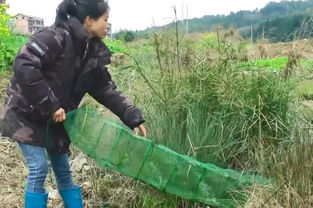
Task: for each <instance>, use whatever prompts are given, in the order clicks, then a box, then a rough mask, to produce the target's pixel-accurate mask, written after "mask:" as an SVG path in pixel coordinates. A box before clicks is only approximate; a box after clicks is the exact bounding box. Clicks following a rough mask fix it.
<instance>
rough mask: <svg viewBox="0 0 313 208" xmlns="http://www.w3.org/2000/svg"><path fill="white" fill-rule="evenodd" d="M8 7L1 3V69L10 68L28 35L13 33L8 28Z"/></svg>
mask: <svg viewBox="0 0 313 208" xmlns="http://www.w3.org/2000/svg"><path fill="white" fill-rule="evenodd" d="M6 9H7V8H6V7H5V6H4V5H0V71H4V70H8V69H9V68H10V66H11V65H12V62H13V59H14V56H15V54H16V52H17V50H18V49H19V48H20V46H21V45H22V44H23V43H24V42H25V41H26V39H27V38H26V37H23V36H17V35H14V34H12V33H11V32H10V31H9V28H8V21H10V16H9V15H8V14H7V12H6Z"/></svg>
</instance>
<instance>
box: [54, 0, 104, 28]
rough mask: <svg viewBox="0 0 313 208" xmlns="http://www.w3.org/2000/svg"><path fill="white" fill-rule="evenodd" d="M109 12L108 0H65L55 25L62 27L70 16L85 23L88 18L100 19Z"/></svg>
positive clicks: (60, 7) (59, 8)
mask: <svg viewBox="0 0 313 208" xmlns="http://www.w3.org/2000/svg"><path fill="white" fill-rule="evenodd" d="M108 11H109V5H108V3H107V2H106V0H63V1H62V2H61V4H60V5H59V6H58V8H57V15H56V18H55V24H56V25H57V26H59V25H62V24H63V22H64V21H66V20H67V19H68V17H69V16H72V17H76V18H77V19H78V20H79V21H80V22H81V23H83V22H84V20H85V18H86V17H87V16H89V17H91V18H93V19H98V18H99V17H101V16H102V15H103V14H104V13H106V12H108Z"/></svg>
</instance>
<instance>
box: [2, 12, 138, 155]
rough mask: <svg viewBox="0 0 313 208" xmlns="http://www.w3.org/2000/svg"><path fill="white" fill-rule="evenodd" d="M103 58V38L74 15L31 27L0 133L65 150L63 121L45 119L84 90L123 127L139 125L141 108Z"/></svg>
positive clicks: (107, 56) (18, 59)
mask: <svg viewBox="0 0 313 208" xmlns="http://www.w3.org/2000/svg"><path fill="white" fill-rule="evenodd" d="M109 63H110V52H109V50H108V48H107V47H106V46H105V44H104V43H103V41H102V40H100V39H88V34H87V32H86V30H85V29H84V28H83V26H82V24H81V23H80V22H79V21H78V20H77V19H76V18H69V19H68V20H67V21H66V22H65V23H64V25H63V26H62V27H56V26H55V25H52V26H51V27H46V28H44V29H42V30H41V31H39V32H37V33H36V34H35V35H34V36H33V37H32V38H31V39H30V40H29V41H28V43H26V44H25V45H24V46H23V47H22V48H21V50H20V51H19V53H18V54H17V56H16V58H15V61H14V64H13V70H14V75H13V77H12V78H11V80H10V84H9V87H8V89H7V91H6V93H5V95H4V107H3V109H2V113H1V115H0V127H1V132H2V134H3V135H4V136H8V137H10V138H11V139H13V140H17V141H19V142H21V143H26V144H32V145H36V146H42V147H48V148H49V149H50V150H52V151H53V152H58V153H64V152H67V151H68V147H69V139H68V136H67V134H66V132H65V130H64V128H63V125H62V124H61V123H58V124H51V123H50V122H48V121H49V119H50V118H51V115H52V113H54V112H55V111H56V110H58V109H59V108H60V107H62V108H63V109H64V110H65V111H66V112H69V111H71V110H73V109H76V108H77V107H78V105H79V103H80V101H81V100H82V98H83V96H84V95H85V94H86V93H89V94H90V95H91V96H92V97H93V98H95V99H96V100H97V101H98V102H99V103H101V104H103V105H104V106H106V107H107V108H108V109H110V110H111V111H112V112H113V113H114V114H116V115H117V116H118V117H119V118H120V119H121V120H122V121H123V122H124V123H125V124H126V125H127V126H128V127H130V128H134V127H137V126H139V125H140V124H142V123H143V122H144V120H143V118H142V116H141V113H140V111H139V110H138V109H137V108H135V106H134V105H133V104H132V103H131V102H130V101H129V100H128V99H127V98H126V97H124V96H123V95H121V93H120V92H118V91H117V90H116V86H115V84H114V83H113V82H112V80H111V76H110V74H109V72H108V70H107V68H106V67H105V65H106V64H109ZM48 124H49V130H50V133H49V144H48V143H47V135H46V131H47V125H48Z"/></svg>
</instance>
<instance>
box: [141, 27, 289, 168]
mask: <svg viewBox="0 0 313 208" xmlns="http://www.w3.org/2000/svg"><path fill="white" fill-rule="evenodd" d="M227 38H228V37H227ZM227 38H225V37H221V38H219V39H220V40H221V43H220V45H219V46H218V47H219V51H220V52H218V53H219V54H217V58H216V59H215V60H212V59H209V58H208V56H207V51H206V50H203V51H199V50H198V49H197V50H196V49H195V48H193V45H191V44H188V42H187V43H185V42H184V40H183V37H180V36H179V35H176V36H175V35H171V33H169V34H168V33H165V34H161V35H160V34H159V35H158V34H156V35H155V36H154V38H153V39H152V42H151V45H153V46H154V48H155V51H154V52H153V53H151V52H150V53H148V52H147V53H148V55H147V54H145V56H150V57H154V58H152V59H151V58H150V59H149V60H150V61H149V62H148V63H147V62H145V61H142V62H141V61H140V60H136V61H135V65H136V69H137V71H138V72H139V74H141V75H142V76H143V78H144V80H145V83H146V87H147V88H148V89H149V90H146V88H145V90H144V91H140V93H142V97H144V99H142V98H141V99H140V100H139V103H140V105H141V106H143V108H144V109H145V112H146V113H145V116H146V118H147V120H148V122H147V125H148V129H149V132H150V136H151V137H152V138H153V139H154V140H155V141H156V142H158V143H161V144H164V145H166V146H169V147H170V148H172V149H174V150H176V151H178V152H180V153H184V154H188V155H191V156H194V157H195V158H197V159H199V160H200V161H202V162H210V163H214V164H216V165H219V166H222V167H234V168H237V169H246V168H247V165H248V166H250V164H249V163H251V164H255V158H254V157H253V155H254V154H253V153H254V151H255V149H256V148H257V146H258V143H259V140H261V142H262V143H264V144H265V145H269V144H271V143H275V142H277V141H280V140H284V139H285V138H288V137H289V134H290V132H289V129H288V127H289V120H288V119H289V118H288V115H287V112H288V109H289V108H288V103H289V99H290V92H291V89H292V88H293V84H292V82H291V81H290V80H286V79H284V78H282V77H281V76H280V75H279V74H276V73H272V72H270V71H268V70H258V71H253V72H247V71H243V70H242V71H240V70H239V71H238V70H237V69H236V66H237V62H238V61H237V60H236V58H234V57H237V54H234V53H239V52H240V51H237V50H234V48H235V47H236V45H238V44H237V43H236V42H235V43H234V42H231V41H229V39H227ZM152 60H154V61H152ZM186 60H187V61H186ZM139 63H144V64H139ZM139 90H140V89H139Z"/></svg>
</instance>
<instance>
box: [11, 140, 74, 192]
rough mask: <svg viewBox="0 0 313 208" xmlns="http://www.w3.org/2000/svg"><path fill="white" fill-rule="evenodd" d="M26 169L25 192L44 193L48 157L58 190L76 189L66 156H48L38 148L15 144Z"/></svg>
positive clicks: (42, 149)
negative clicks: (18, 148) (19, 150)
mask: <svg viewBox="0 0 313 208" xmlns="http://www.w3.org/2000/svg"><path fill="white" fill-rule="evenodd" d="M17 143H18V146H19V147H20V149H21V151H22V154H23V156H24V159H25V161H26V164H27V167H28V176H27V180H26V187H25V191H26V192H35V193H45V192H46V191H45V189H44V183H45V179H46V176H47V173H48V156H49V159H50V161H51V166H52V169H53V172H54V175H55V177H56V181H57V186H58V189H59V190H66V189H72V188H75V187H77V186H76V185H75V184H74V183H73V180H72V175H71V171H70V166H69V162H68V154H52V153H51V154H49V153H46V149H45V148H43V147H39V146H33V145H29V144H22V143H20V142H17Z"/></svg>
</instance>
